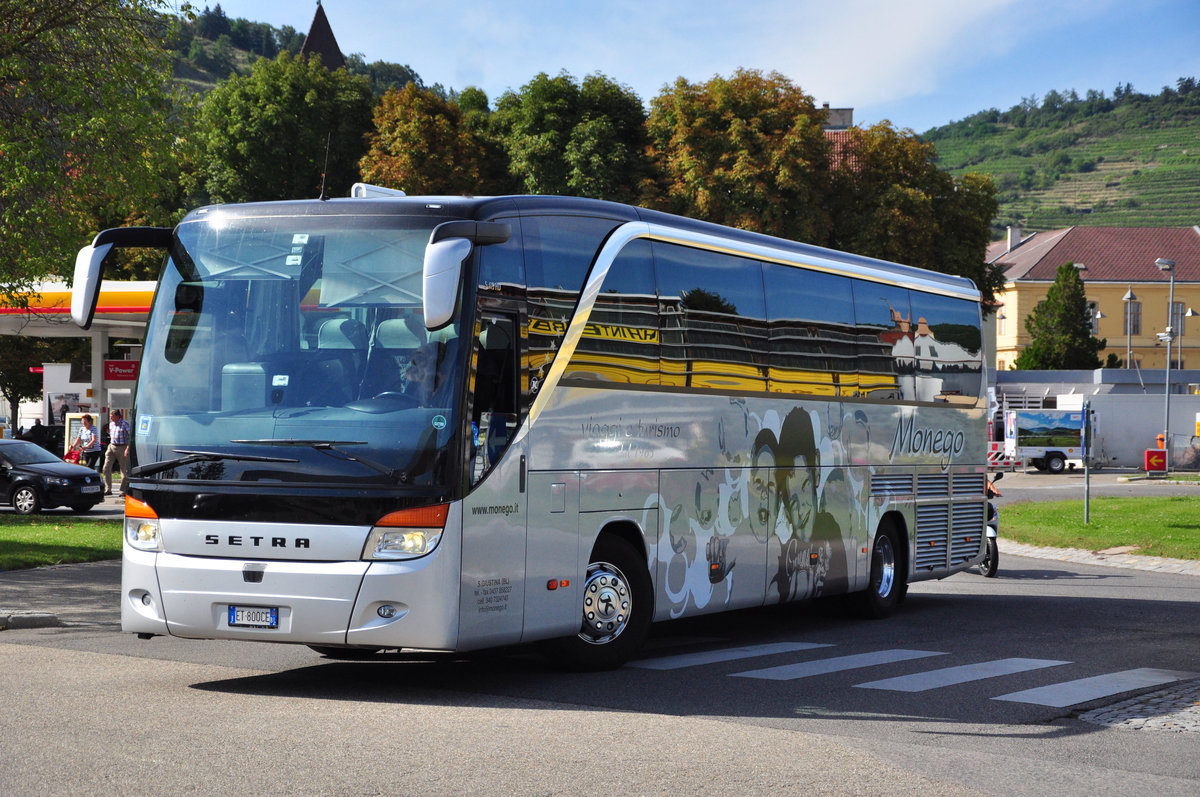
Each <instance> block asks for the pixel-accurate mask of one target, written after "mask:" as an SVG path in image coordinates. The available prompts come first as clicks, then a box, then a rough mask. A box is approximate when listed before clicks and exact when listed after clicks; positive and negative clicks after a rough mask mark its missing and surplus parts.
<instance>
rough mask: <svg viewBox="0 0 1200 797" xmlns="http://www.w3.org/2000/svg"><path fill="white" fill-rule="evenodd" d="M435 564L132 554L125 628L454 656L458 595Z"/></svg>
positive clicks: (126, 572)
mask: <svg viewBox="0 0 1200 797" xmlns="http://www.w3.org/2000/svg"><path fill="white" fill-rule="evenodd" d="M436 559H437V557H427V558H426V559H422V560H416V561H415V562H405V563H399V562H386V563H385V562H366V561H349V562H304V561H258V560H239V559H220V558H203V557H196V556H180V555H177V554H170V553H155V552H144V551H138V550H133V549H130V548H129V547H128V546H127V547H126V549H125V555H124V561H123V563H122V573H121V628H122V630H124V631H128V632H133V633H138V634H157V635H171V636H178V637H186V638H189V639H241V640H253V641H260V642H284V643H298V644H306V645H324V646H336V645H370V646H375V647H381V648H419V649H423V650H453V649H454V647H455V644H456V642H457V617H458V591H457V589H456V588H455V589H453V591H452V593H451V591H449V590H448V589H447V586H448V583H447V581H446V580H444V579H439V578H437V570H438V569H439V568H437V567H436V566H431V565H433V564H434V562H435V561H436ZM439 582H440V586H439ZM449 583H450V584H454V586H455V587H457V582H455V581H450V582H449ZM247 610H249V611H247Z"/></svg>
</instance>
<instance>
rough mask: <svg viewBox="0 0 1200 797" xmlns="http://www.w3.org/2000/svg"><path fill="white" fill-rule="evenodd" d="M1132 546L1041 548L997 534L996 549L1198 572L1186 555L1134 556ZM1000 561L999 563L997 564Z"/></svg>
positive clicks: (1135, 567)
mask: <svg viewBox="0 0 1200 797" xmlns="http://www.w3.org/2000/svg"><path fill="white" fill-rule="evenodd" d="M1131 550H1133V549H1132V548H1110V549H1108V550H1105V551H1085V550H1083V549H1082V548H1041V547H1039V546H1036V545H1025V544H1024V543H1020V542H1013V541H1012V540H1006V539H1004V534H1003V532H1001V534H1000V553H1007V554H1011V555H1013V556H1026V557H1029V558H1031V559H1054V560H1055V561H1059V562H1075V563H1077V564H1082V565H1101V566H1103V567H1124V568H1128V569H1130V570H1151V571H1155V572H1158V573H1182V574H1184V575H1189V576H1200V562H1196V561H1192V560H1190V559H1168V558H1166V557H1165V556H1136V555H1134V554H1132V553H1130V551H1131ZM1003 566H1004V565H1003V564H1001V567H1003Z"/></svg>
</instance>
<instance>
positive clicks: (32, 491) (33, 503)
mask: <svg viewBox="0 0 1200 797" xmlns="http://www.w3.org/2000/svg"><path fill="white" fill-rule="evenodd" d="M10 501H11V503H12V506H13V509H15V510H16V511H17V514H19V515H34V514H37V513H38V512H40V511H41V509H42V497H41V496H40V495H38V491H37V488H36V487H31V486H29V485H28V484H22V485H20V486H19V487H17V489H15V490H13V492H12V497H11V499H10Z"/></svg>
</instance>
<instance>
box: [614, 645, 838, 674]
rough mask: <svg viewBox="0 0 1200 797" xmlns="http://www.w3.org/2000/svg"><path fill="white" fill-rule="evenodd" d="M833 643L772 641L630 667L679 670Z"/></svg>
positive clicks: (641, 663)
mask: <svg viewBox="0 0 1200 797" xmlns="http://www.w3.org/2000/svg"><path fill="white" fill-rule="evenodd" d="M831 647H833V645H828V644H820V643H817V642H772V643H770V644H766V645H745V646H743V647H737V648H720V649H717V650H703V651H700V652H698V653H682V654H679V655H677V656H661V657H659V658H655V659H640V660H638V661H631V662H629V665H628V666H630V667H637V668H640V669H643V670H679V669H683V668H684V667H698V666H700V665H703V664H718V663H720V662H724V661H736V660H738V659H749V658H756V657H758V656H773V655H775V654H777V653H794V652H796V651H800V650H812V649H814V648H831Z"/></svg>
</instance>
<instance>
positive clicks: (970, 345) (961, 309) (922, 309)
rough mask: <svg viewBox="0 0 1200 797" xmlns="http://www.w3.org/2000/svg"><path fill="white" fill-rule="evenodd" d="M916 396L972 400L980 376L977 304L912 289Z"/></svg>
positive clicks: (921, 399) (943, 399) (977, 392)
mask: <svg viewBox="0 0 1200 797" xmlns="http://www.w3.org/2000/svg"><path fill="white" fill-rule="evenodd" d="M912 312H913V317H914V320H915V326H914V336H913V344H914V347H913V348H914V351H913V354H914V357H915V364H916V394H917V395H916V398H917V399H918V400H920V401H949V402H953V403H964V404H974V403H975V402H976V400H977V399H978V397H979V388H980V381H981V379H982V374H983V370H982V359H981V351H982V348H983V336H982V333H981V332H980V328H979V323H980V322H979V305H977V304H975V303H974V302H970V301H967V300H965V299H954V298H951V297H949V296H937V295H934V294H928V293H918V292H917V291H913V292H912Z"/></svg>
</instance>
